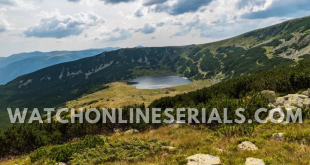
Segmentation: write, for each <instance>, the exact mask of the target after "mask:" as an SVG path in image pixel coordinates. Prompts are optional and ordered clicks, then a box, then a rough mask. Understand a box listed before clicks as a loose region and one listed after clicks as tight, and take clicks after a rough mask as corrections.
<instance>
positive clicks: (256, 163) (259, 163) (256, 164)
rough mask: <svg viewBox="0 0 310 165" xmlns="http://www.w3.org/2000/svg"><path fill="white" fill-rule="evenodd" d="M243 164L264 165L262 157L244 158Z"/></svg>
mask: <svg viewBox="0 0 310 165" xmlns="http://www.w3.org/2000/svg"><path fill="white" fill-rule="evenodd" d="M245 165H265V163H264V161H263V160H262V159H256V158H246V161H245Z"/></svg>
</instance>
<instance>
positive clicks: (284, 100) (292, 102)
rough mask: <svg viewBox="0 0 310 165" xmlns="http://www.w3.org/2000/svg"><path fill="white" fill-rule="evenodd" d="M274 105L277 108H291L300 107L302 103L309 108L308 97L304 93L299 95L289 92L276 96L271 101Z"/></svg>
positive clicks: (309, 99)
mask: <svg viewBox="0 0 310 165" xmlns="http://www.w3.org/2000/svg"><path fill="white" fill-rule="evenodd" d="M273 105H274V106H275V107H279V108H286V109H288V108H291V109H293V110H294V109H297V108H301V107H303V106H304V105H305V106H306V107H307V108H310V98H309V97H308V96H306V95H299V94H289V95H286V96H284V97H278V98H277V100H276V102H275V103H273Z"/></svg>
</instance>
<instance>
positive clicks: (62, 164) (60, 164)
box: [58, 162, 67, 165]
mask: <svg viewBox="0 0 310 165" xmlns="http://www.w3.org/2000/svg"><path fill="white" fill-rule="evenodd" d="M58 165H67V164H66V163H63V162H60V163H58Z"/></svg>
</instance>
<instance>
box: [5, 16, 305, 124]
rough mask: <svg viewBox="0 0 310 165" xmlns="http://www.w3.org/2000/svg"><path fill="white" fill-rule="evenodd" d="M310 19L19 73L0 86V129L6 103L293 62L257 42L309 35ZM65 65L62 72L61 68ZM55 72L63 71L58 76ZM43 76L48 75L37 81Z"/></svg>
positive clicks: (51, 103)
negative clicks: (196, 42) (160, 77)
mask: <svg viewBox="0 0 310 165" xmlns="http://www.w3.org/2000/svg"><path fill="white" fill-rule="evenodd" d="M309 22H310V17H304V18H300V19H295V20H290V21H287V22H284V23H281V24H278V25H274V26H271V27H267V28H263V29H259V30H255V31H252V32H249V33H245V34H242V35H240V36H237V37H234V38H230V39H226V40H223V41H218V42H214V43H208V44H201V45H191V46H183V47H162V48H139V49H137V48H132V49H121V50H119V51H113V52H109V53H103V54H101V55H98V56H95V57H91V58H86V59H82V60H78V61H74V62H69V63H63V64H59V65H55V66H52V67H48V68H45V69H42V70H39V71H37V72H34V73H31V74H28V75H24V76H21V77H19V78H17V79H15V80H14V81H12V82H10V83H9V84H7V85H5V86H0V116H5V117H4V118H2V119H3V120H2V119H1V120H0V127H1V128H6V127H8V120H5V119H6V118H7V113H6V108H7V107H12V108H16V107H19V108H23V107H28V108H30V109H31V108H34V107H36V108H40V109H41V108H43V107H57V106H60V105H63V104H64V103H65V102H67V101H70V100H75V99H77V98H79V97H81V96H82V95H84V94H85V93H86V92H89V90H90V89H91V88H94V86H96V85H100V84H108V83H112V82H116V81H124V80H125V81H126V80H129V79H132V78H135V77H139V76H148V75H154V74H178V75H182V76H185V77H188V78H191V79H194V80H201V79H210V78H213V77H216V76H217V77H221V78H227V79H229V78H231V77H239V76H241V75H247V74H253V73H256V72H259V71H263V70H269V69H272V68H275V67H281V66H288V65H294V64H295V61H294V60H292V59H286V58H282V57H273V58H271V57H272V54H271V53H273V52H270V50H271V49H274V47H273V48H268V49H269V50H268V51H266V49H265V48H263V47H264V46H262V45H260V44H262V43H267V42H268V41H271V40H272V39H275V38H277V39H279V38H280V39H282V38H285V37H286V36H287V35H288V34H293V33H308V32H309V29H310V26H309V25H310V24H309ZM227 46H228V47H227ZM298 47H300V45H299V46H298ZM218 48H220V50H221V51H220V52H219V49H218ZM309 48H310V47H309ZM304 53H308V52H304ZM141 60H142V62H141ZM112 61H114V63H113V64H111V66H110V67H108V68H106V69H103V70H101V71H99V72H96V73H93V74H92V75H91V76H89V78H88V79H86V78H85V73H88V72H89V71H92V70H94V69H98V68H100V67H102V64H108V63H111V62H112ZM139 61H140V62H139ZM143 61H144V62H143ZM145 61H148V62H149V64H147V62H145ZM117 62H119V63H117ZM65 69H66V70H67V71H64V70H65ZM62 71H64V74H62ZM66 72H67V74H66ZM82 72H83V73H82ZM68 73H71V74H73V73H75V74H77V75H74V76H72V75H71V76H68V75H70V74H68ZM60 75H63V77H62V78H61V79H60ZM44 77H50V78H51V79H50V80H46V79H44V80H42V78H44ZM28 80H32V82H31V83H30V84H28V85H27V86H24V87H23V88H19V86H20V85H21V82H26V81H28ZM42 91H44V92H42Z"/></svg>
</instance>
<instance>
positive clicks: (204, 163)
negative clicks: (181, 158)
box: [187, 154, 221, 165]
mask: <svg viewBox="0 0 310 165" xmlns="http://www.w3.org/2000/svg"><path fill="white" fill-rule="evenodd" d="M187 159H188V163H187V165H215V164H221V160H220V158H219V157H217V156H212V155H206V154H196V155H192V156H189V157H187Z"/></svg>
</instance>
